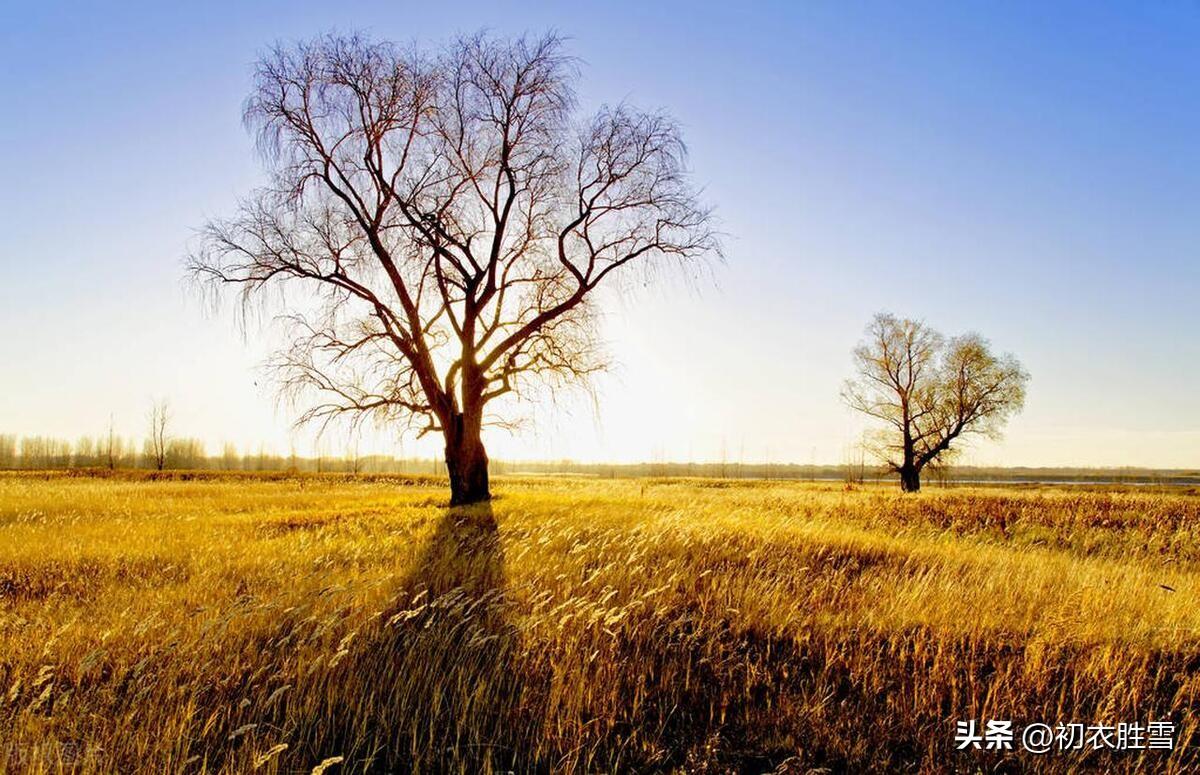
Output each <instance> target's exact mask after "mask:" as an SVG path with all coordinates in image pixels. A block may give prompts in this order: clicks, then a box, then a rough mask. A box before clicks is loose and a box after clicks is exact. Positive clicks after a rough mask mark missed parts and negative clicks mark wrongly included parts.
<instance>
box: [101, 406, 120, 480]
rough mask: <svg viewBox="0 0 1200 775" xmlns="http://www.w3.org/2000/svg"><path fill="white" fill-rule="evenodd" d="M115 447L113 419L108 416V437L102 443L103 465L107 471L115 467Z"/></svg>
mask: <svg viewBox="0 0 1200 775" xmlns="http://www.w3.org/2000/svg"><path fill="white" fill-rule="evenodd" d="M117 454H118V453H117V445H116V429H115V428H114V427H113V418H112V415H111V414H110V415H109V416H108V435H107V437H106V438H105V442H104V464H105V465H106V466H107V467H108V470H109V471H112V470H114V469H115V468H116V467H117Z"/></svg>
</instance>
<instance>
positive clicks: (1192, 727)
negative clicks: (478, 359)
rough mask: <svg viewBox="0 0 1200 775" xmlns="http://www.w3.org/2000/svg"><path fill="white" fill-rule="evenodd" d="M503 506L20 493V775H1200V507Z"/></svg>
mask: <svg viewBox="0 0 1200 775" xmlns="http://www.w3.org/2000/svg"><path fill="white" fill-rule="evenodd" d="M496 491H497V493H498V497H497V499H496V500H495V502H494V504H493V505H492V506H477V507H471V508H466V509H459V510H454V511H450V510H448V509H447V508H446V506H445V502H446V495H445V491H444V483H440V482H435V481H425V480H411V479H410V480H403V481H401V480H392V479H388V478H378V477H377V478H370V479H355V478H349V477H318V476H309V477H296V478H289V477H253V476H226V477H212V478H203V477H201V478H197V479H195V480H186V479H183V478H179V477H175V478H165V479H159V478H156V477H150V476H133V475H128V476H115V477H111V478H96V477H71V476H44V477H38V476H29V475H10V476H0V771H7V772H34V773H39V772H47V773H48V772H63V771H74V772H122V773H130V772H155V773H158V772H164V773H166V772H172V773H173V772H187V773H191V772H222V773H233V772H249V771H256V772H262V773H276V772H304V773H308V772H325V773H327V774H328V775H332V774H333V773H343V772H362V771H367V770H369V771H379V772H388V771H421V772H427V771H430V770H434V771H464V772H488V771H496V770H516V771H519V772H525V771H556V772H557V771H561V772H578V773H582V772H608V771H628V770H636V771H662V770H668V771H670V770H678V771H690V772H705V771H708V772H724V771H730V770H732V771H748V772H769V771H772V770H775V769H777V768H778V770H779V771H789V772H790V771H795V772H804V771H806V770H807V769H808V768H810V767H828V768H830V769H831V770H833V771H844V770H852V771H881V772H893V771H915V770H922V771H928V772H940V771H944V770H949V769H952V768H957V769H960V770H975V769H983V770H990V769H992V768H993V767H995V766H996V765H997V764H999V763H1001V762H1002V761H1004V759H1003V756H1004V755H1002V754H997V753H992V752H973V753H956V752H955V751H954V750H953V749H954V746H953V734H954V722H955V721H956V720H958V719H969V718H976V719H978V718H1012V719H1014V720H1017V721H1018V722H1030V721H1045V722H1048V723H1051V724H1054V723H1055V722H1069V721H1079V722H1085V723H1087V722H1099V721H1104V722H1110V723H1115V722H1118V721H1143V722H1144V721H1149V720H1172V721H1174V722H1176V724H1177V729H1178V733H1179V739H1178V741H1177V750H1176V751H1175V752H1173V753H1171V752H1161V751H1146V752H1143V753H1136V752H1128V753H1121V754H1112V753H1102V752H1082V753H1081V752H1076V753H1072V754H1061V753H1055V754H1048V755H1046V756H1044V757H1042V758H1040V759H1038V760H1037V765H1038V766H1039V767H1040V768H1045V769H1050V770H1061V771H1068V770H1072V769H1074V770H1078V769H1081V768H1085V769H1097V770H1117V771H1122V770H1138V769H1146V770H1152V771H1156V772H1171V771H1175V772H1184V771H1189V770H1190V769H1192V768H1194V767H1195V766H1197V757H1196V754H1195V749H1191V748H1189V745H1190V744H1191V743H1192V741H1193V740H1197V741H1200V737H1197V735H1196V724H1197V722H1196V716H1195V711H1196V709H1197V707H1198V703H1200V607H1198V606H1197V605H1196V600H1197V596H1198V594H1200V497H1197V496H1196V495H1195V494H1189V493H1184V492H1179V491H1176V492H1175V493H1173V494H1172V493H1160V492H1142V491H1117V490H1109V491H1098V490H1097V491H1083V490H1079V489H1070V488H1059V489H1054V488H1023V489H1015V488H1010V489H1000V488H978V489H949V490H932V491H927V492H924V493H921V494H920V495H917V496H902V495H901V494H900V493H898V492H894V491H892V490H891V489H882V488H865V489H864V488H860V489H857V490H853V491H845V490H844V489H843V488H842V487H841V486H833V485H822V484H802V483H778V482H723V481H705V480H613V481H605V480H588V479H551V478H542V479H533V478H526V479H520V478H502V479H500V480H499V481H498V482H497V483H496ZM1008 756H1010V757H1011V756H1013V755H1012V754H1009V755H1008ZM1009 763H1010V765H1014V766H1018V767H1019V766H1031V765H1032V761H1031V760H1028V759H1026V760H1023V761H1022V760H1015V761H1010V762H1009Z"/></svg>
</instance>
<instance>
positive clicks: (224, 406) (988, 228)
mask: <svg viewBox="0 0 1200 775" xmlns="http://www.w3.org/2000/svg"><path fill="white" fill-rule="evenodd" d="M251 5H253V7H252V8H251V7H250V6H251ZM479 28H489V29H491V30H493V31H495V32H498V33H519V32H522V31H525V30H530V31H535V32H540V31H543V30H545V29H547V28H554V29H557V30H559V31H560V32H562V33H564V34H566V35H568V36H570V37H571V39H572V42H571V49H572V51H573V52H574V53H575V54H577V55H578V56H580V57H581V58H582V59H583V60H584V63H585V64H584V68H583V81H582V83H581V95H582V97H583V103H584V105H585V106H595V105H597V104H599V103H601V102H606V101H607V102H612V101H618V100H622V99H627V100H629V101H630V102H633V103H635V104H637V105H639V106H642V107H646V108H654V107H665V108H667V109H669V110H670V111H671V112H673V113H674V114H675V115H676V116H677V117H678V118H679V119H680V120H681V122H682V123H683V125H684V127H685V132H686V137H687V139H688V142H689V146H690V149H691V153H692V157H691V158H692V163H693V167H694V169H695V172H696V177H697V180H698V181H699V182H700V183H702V184H703V185H704V186H705V188H706V190H707V194H708V197H709V199H710V200H711V201H712V202H713V203H715V204H716V205H717V208H718V213H719V215H720V218H721V222H722V227H723V229H724V230H725V231H726V232H728V233H729V234H730V239H729V242H728V254H729V255H728V259H727V261H726V262H725V263H723V264H721V265H717V266H715V267H714V268H713V270H712V271H711V272H710V273H709V275H708V276H707V277H705V278H702V279H701V280H700V281H699V282H695V283H690V284H689V283H683V282H675V283H672V284H669V285H666V286H660V287H655V288H649V289H645V290H642V291H639V292H637V293H635V294H632V295H631V296H630V297H628V298H626V299H624V300H622V301H621V302H620V303H618V304H613V305H612V306H610V307H609V314H608V319H607V323H606V330H605V336H606V338H607V339H608V341H609V342H610V347H611V350H612V353H613V354H614V356H615V357H616V360H617V362H618V363H619V368H618V369H617V370H616V371H615V372H614V373H612V374H611V375H608V376H606V377H604V378H603V379H601V380H600V381H599V382H598V383H597V397H598V399H599V406H600V410H599V412H597V411H595V410H594V409H593V408H592V406H591V404H590V403H589V402H588V401H586V400H582V399H581V400H578V401H567V402H565V403H564V404H563V405H561V406H559V407H557V408H553V409H549V410H547V411H546V412H545V413H543V414H541V415H540V416H539V422H538V424H537V425H536V426H533V427H530V428H527V429H526V430H525V431H523V432H522V433H521V434H519V435H517V436H510V435H508V434H506V433H503V432H498V431H497V432H493V433H491V434H490V435H489V437H488V442H489V448H490V450H491V452H492V455H493V457H505V458H561V457H571V458H575V459H581V460H589V459H592V460H597V459H598V460H668V459H669V460H689V459H690V460H703V459H717V458H719V457H720V456H721V454H722V450H724V451H725V454H726V455H727V456H728V457H729V459H731V460H736V459H738V458H739V457H741V458H744V459H745V460H747V461H751V460H764V459H771V460H775V461H784V460H790V461H795V462H801V463H808V462H813V461H816V462H840V461H841V460H842V459H843V458H844V456H845V450H846V448H847V447H848V445H850V444H852V443H853V442H854V441H855V440H856V439H858V438H859V435H860V432H861V429H862V427H863V424H862V422H861V421H860V420H859V419H857V418H856V417H854V416H853V415H852V414H851V413H850V412H849V410H847V409H845V408H844V407H843V406H842V404H841V403H840V400H839V398H838V389H839V385H840V383H841V381H842V380H843V378H844V377H845V376H846V375H847V372H848V369H849V366H850V357H849V353H850V349H851V348H852V347H853V345H854V344H855V342H856V341H857V340H858V339H859V337H860V335H861V332H862V329H863V327H864V325H865V324H866V322H867V321H868V319H869V318H870V316H871V315H872V314H873V313H874V312H876V311H878V310H881V309H887V310H891V311H894V312H896V313H899V314H904V315H911V316H917V317H923V318H924V319H925V320H926V321H928V322H929V323H930V324H931V325H933V326H935V327H937V328H939V329H941V330H943V331H945V332H946V333H948V334H952V333H959V332H961V331H964V330H967V329H974V330H978V331H980V332H981V333H983V334H984V335H985V336H987V337H989V338H990V339H991V340H992V341H993V343H994V344H995V346H996V347H997V348H998V349H1001V350H1008V351H1012V352H1014V353H1016V354H1017V355H1018V356H1019V357H1020V358H1021V359H1022V360H1023V361H1024V363H1025V365H1026V367H1027V368H1028V370H1029V371H1030V372H1031V374H1032V383H1031V386H1030V391H1029V397H1028V402H1027V405H1026V409H1025V411H1024V413H1023V414H1022V415H1020V416H1019V417H1018V418H1017V419H1016V420H1014V421H1013V422H1012V423H1011V425H1010V426H1009V431H1008V434H1007V437H1006V440H1005V441H1004V442H1002V443H998V444H997V443H986V444H977V445H975V446H974V447H973V448H972V450H971V451H970V452H969V454H968V455H967V456H966V458H965V459H966V460H967V461H968V462H975V463H987V464H991V463H1001V464H1012V465H1020V464H1026V465H1052V464H1073V465H1124V464H1129V465H1146V466H1163V467H1166V466H1170V467H1195V466H1200V401H1198V398H1200V337H1198V335H1197V332H1198V330H1200V141H1198V138H1200V5H1197V4H1196V3H1184V2H1178V3H1168V2H1161V3H1132V2H1131V3H1127V4H1123V5H1118V4H1109V3H1094V2H1088V3H1078V4H1071V3H1054V4H1046V3H1028V4H1022V3H982V2H979V3H975V2H966V3H949V2H947V3H940V4H925V3H879V4H875V3H853V4H849V3H833V2H831V3H820V4H817V3H811V4H793V3H780V4H766V3H763V4H757V5H754V6H753V7H750V8H738V7H735V4H731V3H722V4H719V5H718V4H714V5H712V6H705V5H703V4H700V3H695V2H689V3H641V2H607V3H602V4H594V3H593V4H578V3H572V4H567V3H561V4H545V5H538V4H533V3H519V4H506V3H500V2H494V1H491V2H486V3H407V2H394V1H393V2H386V3H357V2H351V1H349V0H343V1H342V2H337V3H329V2H320V3H317V2H286V3H284V2H278V3H274V2H264V3H253V4H250V3H240V2H207V3H202V4H201V3H197V4H194V5H193V6H192V7H189V8H184V7H182V4H174V3H121V4H120V6H119V7H117V4H112V3H100V2H96V3H81V4H77V5H73V4H60V3H52V2H19V1H18V0H8V1H7V2H6V3H5V4H4V5H3V7H2V8H0V106H2V107H0V168H2V169H3V170H4V174H5V178H6V182H5V185H4V186H3V187H0V213H2V215H0V226H2V228H0V270H2V272H0V330H2V331H3V332H4V335H3V338H2V339H0V363H2V364H3V366H2V367H0V368H2V371H0V431H6V432H16V433H22V434H33V433H43V434H51V435H57V436H62V437H67V438H75V437H77V436H79V435H81V434H98V433H100V432H101V431H102V430H103V429H104V428H105V427H106V426H107V423H108V419H109V416H110V415H111V416H112V417H113V418H114V420H115V422H116V425H117V427H118V429H119V430H122V431H124V432H125V433H127V434H130V435H134V434H137V435H141V434H142V433H143V425H144V416H145V413H146V411H147V408H148V406H149V404H150V401H151V399H152V397H154V396H167V397H169V398H170V400H171V402H172V405H173V407H174V411H175V415H176V422H175V430H176V431H177V432H178V433H180V434H184V435H196V436H201V437H203V438H205V439H206V440H207V441H208V442H209V443H210V446H211V447H213V448H217V446H218V445H219V444H220V443H221V442H223V441H226V440H228V441H233V442H235V443H237V444H239V445H241V446H243V447H245V446H257V444H258V443H259V442H265V443H267V444H269V445H271V446H273V447H275V448H276V449H278V450H280V451H286V449H287V447H288V445H289V444H290V443H292V442H293V441H294V442H295V443H296V444H297V446H298V448H299V449H301V451H304V450H306V449H308V448H310V445H311V443H310V440H309V438H308V435H307V434H303V433H301V434H295V433H293V432H292V431H291V430H290V418H291V413H290V412H289V411H287V410H277V409H276V406H275V402H274V399H273V395H272V393H271V391H270V389H269V386H268V385H267V383H266V382H265V381H264V380H262V379H261V378H260V375H259V374H258V373H256V371H255V365H256V364H257V363H258V362H260V361H261V360H262V358H263V357H264V355H265V349H264V345H263V343H262V342H261V341H260V339H258V338H256V337H254V336H253V331H252V332H251V336H250V337H249V338H243V337H242V336H241V335H240V334H239V332H238V330H237V329H236V327H235V325H234V322H233V317H232V315H231V313H230V311H229V309H228V307H227V308H226V309H225V310H224V311H219V312H217V313H215V314H214V313H212V312H210V311H206V310H205V308H204V306H203V305H202V304H201V303H200V302H199V301H198V300H197V299H196V298H195V297H194V296H193V295H192V294H190V293H189V291H188V290H187V288H186V287H185V286H184V284H183V282H182V266H181V262H182V256H183V255H184V253H185V251H186V249H187V246H188V245H189V243H190V241H191V240H193V239H194V235H195V230H196V229H197V228H198V227H199V226H200V225H201V224H202V223H203V221H204V220H205V218H206V217H209V216H215V215H220V214H223V213H226V212H228V211H229V210H230V206H231V203H232V202H233V201H234V199H235V197H237V196H238V195H239V194H241V193H244V192H245V191H247V190H248V189H249V188H251V187H252V186H253V185H255V183H256V182H258V181H259V180H261V167H260V165H259V162H258V160H257V159H256V157H255V155H254V153H253V149H252V144H251V141H250V139H249V138H248V137H247V135H246V132H245V130H244V129H243V127H242V125H241V120H240V110H241V104H242V100H243V99H244V98H245V96H246V94H247V90H248V87H249V72H250V67H251V64H252V62H253V60H254V59H255V57H256V55H257V53H258V52H260V51H261V50H262V49H263V47H264V46H266V45H267V44H270V43H272V42H274V41H276V40H288V39H295V38H298V37H308V36H312V35H314V34H318V33H321V32H325V31H329V30H332V29H337V30H341V31H352V30H365V31H369V32H371V33H373V34H375V35H376V36H378V37H385V38H392V39H397V40H402V41H407V40H411V39H420V40H432V41H438V40H441V39H444V38H446V37H448V36H450V35H452V34H454V33H456V32H471V31H474V30H476V29H479ZM331 443H332V444H333V446H334V447H336V446H337V445H338V443H340V442H331ZM375 443H376V444H378V445H379V446H380V447H381V448H386V449H388V450H389V451H393V452H395V451H402V452H403V453H405V454H414V453H416V452H424V453H425V454H428V453H429V451H431V450H432V449H433V448H434V447H435V446H436V445H431V444H429V443H426V444H424V445H419V444H417V443H415V442H413V441H412V440H406V441H404V442H403V445H402V446H401V445H399V444H397V443H395V442H390V441H389V440H388V437H386V436H385V437H382V438H380V439H377V440H376V441H375Z"/></svg>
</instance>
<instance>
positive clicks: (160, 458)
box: [146, 400, 170, 471]
mask: <svg viewBox="0 0 1200 775" xmlns="http://www.w3.org/2000/svg"><path fill="white" fill-rule="evenodd" d="M146 419H147V420H148V421H149V423H150V437H149V438H148V439H147V440H146V452H147V454H148V456H149V458H150V463H151V464H152V465H153V466H154V468H155V470H158V471H161V470H163V469H164V468H165V467H166V465H167V445H168V442H170V437H169V436H168V435H167V423H168V422H169V420H170V407H169V406H168V405H167V402H166V400H161V401H155V402H154V403H153V405H151V407H150V414H149V415H147V417H146Z"/></svg>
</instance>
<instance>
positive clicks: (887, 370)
mask: <svg viewBox="0 0 1200 775" xmlns="http://www.w3.org/2000/svg"><path fill="white" fill-rule="evenodd" d="M854 365H855V371H856V372H857V376H856V377H855V378H853V379H850V380H847V381H846V384H845V386H844V388H843V390H842V396H843V398H844V399H845V401H846V403H847V404H849V405H850V406H851V407H852V408H854V409H857V410H858V411H860V412H863V413H864V414H867V415H869V416H871V417H874V418H876V419H878V420H882V421H883V422H884V423H886V424H887V427H886V429H885V430H884V432H883V435H882V436H881V441H880V444H879V445H878V447H877V450H876V451H877V453H878V454H879V456H880V458H881V459H882V460H883V461H884V462H885V463H886V464H887V465H888V466H889V467H890V468H891V469H892V470H893V471H895V472H896V473H898V474H899V475H900V486H901V488H903V489H904V491H905V492H915V491H917V490H919V489H921V470H922V469H923V468H924V467H925V466H927V465H929V464H930V463H932V462H934V461H936V460H938V459H939V458H940V457H942V456H944V455H945V454H946V453H947V451H948V450H950V445H951V444H952V443H954V442H955V440H957V439H958V438H960V437H961V436H964V435H969V434H979V435H985V436H990V437H998V436H999V434H1000V430H1001V428H1002V427H1003V426H1004V423H1005V422H1006V421H1007V420H1008V418H1009V417H1010V416H1011V415H1012V414H1014V413H1015V412H1017V411H1019V410H1020V409H1021V407H1022V406H1023V404H1024V402H1025V386H1026V384H1027V383H1028V381H1029V374H1028V373H1027V372H1026V371H1025V370H1024V369H1023V368H1022V367H1021V364H1020V363H1019V362H1018V361H1017V359H1016V358H1014V357H1013V356H1012V355H1001V356H997V355H993V354H992V352H991V349H990V347H989V344H988V342H987V340H986V339H984V338H982V337H981V336H979V335H978V334H965V335H963V336H959V337H954V338H951V339H946V338H945V337H943V336H942V335H941V334H939V333H938V332H936V331H934V330H933V329H931V328H929V327H928V326H926V325H925V324H924V323H923V322H921V321H919V320H910V319H907V318H897V317H895V316H894V315H889V314H879V315H876V316H875V318H874V319H873V320H872V321H871V323H870V325H868V326H867V338H866V339H865V340H864V341H863V342H861V343H860V344H859V345H858V347H856V348H855V350H854Z"/></svg>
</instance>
